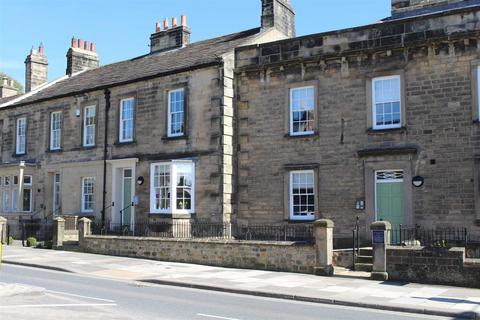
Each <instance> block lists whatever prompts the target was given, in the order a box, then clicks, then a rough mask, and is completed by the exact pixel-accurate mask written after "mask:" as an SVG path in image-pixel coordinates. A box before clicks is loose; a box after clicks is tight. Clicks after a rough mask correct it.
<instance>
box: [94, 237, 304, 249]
mask: <svg viewBox="0 0 480 320" xmlns="http://www.w3.org/2000/svg"><path fill="white" fill-rule="evenodd" d="M85 239H89V240H95V239H99V240H104V239H105V240H121V241H133V240H135V241H145V242H148V241H156V242H177V243H178V242H184V243H207V244H208V243H212V244H230V245H260V246H262V245H264V246H279V247H282V246H283V247H291V246H297V247H313V245H311V244H305V243H298V242H293V241H252V240H224V239H222V240H218V239H166V238H154V237H149V238H145V237H122V236H95V235H87V236H85Z"/></svg>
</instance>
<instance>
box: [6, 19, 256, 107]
mask: <svg viewBox="0 0 480 320" xmlns="http://www.w3.org/2000/svg"><path fill="white" fill-rule="evenodd" d="M259 32H260V28H254V29H250V30H246V31H242V32H238V33H233V34H229V35H225V36H221V37H218V38H213V39H208V40H204V41H199V42H194V43H191V44H189V45H187V46H186V47H184V48H180V49H176V50H172V51H166V52H161V53H157V54H156V53H153V54H147V55H143V56H140V57H137V58H133V59H131V60H125V61H121V62H117V63H113V64H109V65H105V66H102V67H99V68H96V69H92V70H88V71H84V72H82V73H79V74H77V75H74V76H72V77H68V78H66V79H64V80H61V81H59V82H57V83H56V84H54V85H51V86H49V87H47V88H45V89H43V90H39V92H37V93H35V94H33V95H31V96H29V97H25V98H24V99H21V100H19V101H17V102H15V103H13V104H12V105H13V106H16V105H25V104H29V103H32V102H36V101H39V100H42V101H43V100H48V99H51V98H56V97H64V96H68V95H73V94H76V93H80V92H85V91H93V90H100V89H103V88H106V87H108V86H113V85H119V84H123V83H129V82H133V81H139V80H142V79H146V78H151V77H155V76H161V75H164V74H170V73H175V72H180V71H182V70H189V69H192V68H195V67H201V66H207V65H212V64H215V63H220V62H221V59H220V58H221V56H222V55H223V54H225V53H227V52H228V51H230V50H233V49H234V48H235V47H237V46H239V45H241V44H242V43H244V41H245V40H246V39H247V38H249V37H251V36H254V35H256V34H258V33H259Z"/></svg>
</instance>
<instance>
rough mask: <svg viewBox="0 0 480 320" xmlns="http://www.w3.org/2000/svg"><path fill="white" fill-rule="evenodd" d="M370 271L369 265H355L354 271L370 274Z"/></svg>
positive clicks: (371, 267)
mask: <svg viewBox="0 0 480 320" xmlns="http://www.w3.org/2000/svg"><path fill="white" fill-rule="evenodd" d="M372 269H373V264H371V263H355V271H363V272H372Z"/></svg>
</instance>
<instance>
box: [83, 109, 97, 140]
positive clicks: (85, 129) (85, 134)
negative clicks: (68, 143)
mask: <svg viewBox="0 0 480 320" xmlns="http://www.w3.org/2000/svg"><path fill="white" fill-rule="evenodd" d="M92 110H93V111H92ZM89 112H92V113H93V116H92V115H91V114H90V116H89ZM90 118H93V124H88V120H89V119H90ZM88 129H91V130H93V134H92V140H93V141H92V142H90V143H88V138H89V135H88ZM96 130H97V106H86V107H85V108H84V109H83V146H84V147H94V146H95V144H96V140H97V132H96Z"/></svg>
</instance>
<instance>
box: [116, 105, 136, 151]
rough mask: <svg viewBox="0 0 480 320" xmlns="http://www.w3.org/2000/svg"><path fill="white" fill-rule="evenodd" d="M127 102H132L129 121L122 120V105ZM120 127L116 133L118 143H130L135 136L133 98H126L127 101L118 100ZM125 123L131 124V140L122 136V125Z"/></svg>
mask: <svg viewBox="0 0 480 320" xmlns="http://www.w3.org/2000/svg"><path fill="white" fill-rule="evenodd" d="M127 101H132V118H131V119H123V104H124V102H127ZM119 120H120V126H119V132H118V141H119V142H120V143H125V142H132V141H133V139H134V136H135V98H127V99H122V100H120V116H119ZM127 121H131V122H132V137H131V138H126V137H124V136H123V129H124V126H125V125H124V123H126V122H127Z"/></svg>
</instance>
